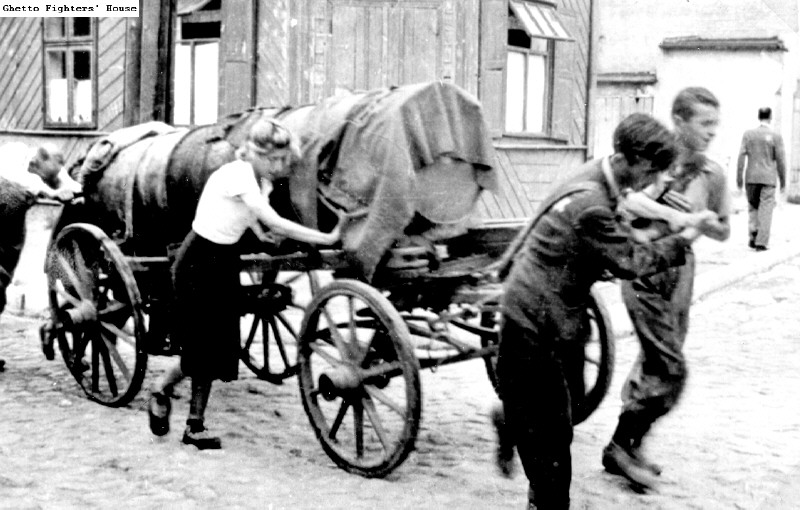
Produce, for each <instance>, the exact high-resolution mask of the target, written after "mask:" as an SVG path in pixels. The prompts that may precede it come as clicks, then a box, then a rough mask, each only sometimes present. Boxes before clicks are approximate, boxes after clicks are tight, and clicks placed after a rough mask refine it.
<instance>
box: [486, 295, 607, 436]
mask: <svg viewBox="0 0 800 510" xmlns="http://www.w3.org/2000/svg"><path fill="white" fill-rule="evenodd" d="M487 308H488V309H487V310H485V311H484V312H482V313H481V326H482V327H485V328H491V327H494V328H495V330H497V331H498V333H499V318H500V315H499V311H498V310H497V307H496V306H489V307H487ZM588 312H589V322H590V327H591V335H590V337H589V341H588V342H587V343H586V345H585V346H584V352H585V358H584V371H583V373H584V376H583V377H584V384H585V390H586V393H585V396H584V398H583V399H582V400H579V401H577V402H576V403H575V404H574V405H573V411H572V422H573V424H575V425H577V424H578V423H581V422H583V421H584V420H586V418H588V417H589V416H590V415H591V414H592V413H593V412H594V411H595V410H596V409H597V408H598V407H599V406H600V403H601V402H602V401H603V398H604V397H605V395H606V393H607V392H608V388H609V387H610V386H611V375H612V373H613V370H614V333H613V331H612V330H611V329H610V328H611V323H610V321H609V319H608V312H607V311H606V309H605V307H604V306H603V304H602V303H601V302H600V301H599V300H598V298H597V297H596V296H595V293H594V291H593V292H592V296H591V299H590V301H589V306H588ZM499 341H500V338H499V334H498V335H494V336H490V335H485V336H482V337H481V344H482V346H483V347H488V346H491V345H496V344H497V343H498V342H499ZM484 361H485V363H486V372H487V373H488V375H489V380H490V381H491V382H492V386H494V388H495V391H496V390H497V370H496V366H497V356H489V357H486V358H484Z"/></svg>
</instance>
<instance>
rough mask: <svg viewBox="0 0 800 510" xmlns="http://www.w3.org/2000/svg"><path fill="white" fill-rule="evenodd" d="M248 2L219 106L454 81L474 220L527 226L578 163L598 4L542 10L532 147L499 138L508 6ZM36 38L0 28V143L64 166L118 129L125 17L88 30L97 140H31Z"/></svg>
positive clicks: (491, 1)
mask: <svg viewBox="0 0 800 510" xmlns="http://www.w3.org/2000/svg"><path fill="white" fill-rule="evenodd" d="M233 1H235V0H224V2H233ZM247 1H248V2H252V4H250V5H252V6H254V8H255V11H254V12H255V15H254V23H253V31H252V32H253V33H252V37H253V38H254V39H248V40H250V41H251V44H253V45H252V46H251V51H250V53H249V54H251V55H253V57H252V58H254V62H253V63H249V62H247V58H245V56H246V53H242V54H241V55H239V54H238V53H236V52H237V51H238V50H237V48H239V47H241V46H240V45H238V44H236V42H237V40H226V41H221V46H220V51H221V55H222V56H225V55H228V56H229V57H230V58H227V60H224V62H226V63H227V64H231V65H222V66H221V68H220V69H221V71H220V87H221V92H224V91H226V90H228V88H230V86H231V84H234V82H235V80H236V79H237V78H241V76H240V75H239V74H237V69H238V70H239V71H241V70H242V69H244V67H246V66H248V65H250V66H252V73H253V80H252V90H251V92H252V95H251V96H250V97H248V96H247V94H246V93H244V92H246V90H245V89H244V88H241V87H239V88H237V92H236V94H237V95H236V96H235V97H234V96H233V95H231V94H230V93H228V92H231V90H232V89H231V90H228V92H226V94H227V95H221V96H220V97H223V96H224V100H223V102H224V103H225V105H228V104H229V103H230V106H231V107H233V106H237V105H240V104H244V103H246V102H251V103H252V104H254V105H257V106H280V105H292V106H297V105H302V104H309V103H316V102H319V101H320V100H322V99H324V98H326V97H329V96H330V95H333V94H334V93H336V92H337V91H338V90H339V89H349V90H353V91H360V90H369V89H374V88H379V87H385V86H391V85H404V84H408V83H414V82H419V81H431V80H442V81H446V82H452V83H455V84H457V85H459V86H460V87H462V88H464V89H465V90H467V91H468V92H470V93H472V94H474V95H476V96H478V98H479V99H480V101H481V102H482V104H483V106H484V114H485V118H486V119H487V122H489V124H490V126H491V127H492V128H493V131H492V133H493V135H496V139H495V142H496V148H497V151H498V177H499V192H498V193H496V194H492V193H485V194H484V195H483V196H482V198H481V200H480V204H479V207H478V213H479V214H480V215H481V216H482V217H485V218H511V217H528V216H531V215H532V214H534V212H535V210H536V208H537V207H538V205H539V203H540V202H541V201H542V199H543V198H544V197H545V195H546V194H547V192H548V191H549V190H550V188H551V187H552V184H553V182H554V181H556V180H558V179H559V178H560V177H562V176H563V174H565V173H566V172H567V171H568V170H571V169H573V168H575V167H577V166H578V165H579V164H581V163H582V162H583V160H584V159H585V157H586V152H587V151H586V143H587V106H586V105H587V101H588V97H589V94H588V90H589V87H590V84H591V82H592V80H591V77H590V74H589V73H590V72H591V62H590V58H591V52H590V50H591V45H590V41H591V28H592V27H591V9H592V3H593V2H597V1H598V0H555V4H556V9H557V12H558V15H559V17H560V18H561V20H562V21H563V23H564V25H565V27H566V29H567V31H568V32H569V33H570V35H571V36H572V37H573V38H574V41H573V42H556V43H555V60H556V65H555V68H554V80H555V82H554V86H553V91H552V93H553V98H552V99H553V104H552V133H551V135H552V136H548V137H545V138H541V137H537V138H524V137H516V138H511V137H506V138H504V137H503V136H502V129H503V127H504V113H505V112H504V109H505V88H506V87H505V77H504V73H505V62H506V58H507V56H506V54H507V51H508V50H507V33H506V30H505V26H506V25H507V16H508V0H272V1H270V2H264V1H261V0H247ZM146 3H147V5H148V6H150V7H151V8H150V10H149V12H150V13H151V14H152V13H153V8H156V7H158V6H161V7H162V9H163V6H165V5H166V6H169V5H170V4H169V2H167V1H166V0H147V2H146ZM228 8H230V6H228ZM168 11H169V9H166V10H165V11H163V12H168ZM163 12H161V13H160V14H159V15H158V16H155V15H148V14H147V13H146V12H145V11H143V13H142V23H143V24H142V30H143V32H145V34H143V37H142V46H141V51H140V55H139V58H140V59H141V65H142V72H141V76H142V80H141V94H140V99H139V104H138V105H137V106H138V107H139V108H140V109H141V117H138V120H140V121H141V122H145V121H148V120H153V119H154V118H159V115H160V114H159V112H160V111H162V110H163V109H164V107H165V105H167V103H165V101H168V99H167V97H168V96H165V95H164V94H163V91H162V90H161V89H160V88H159V87H161V88H163V87H164V86H165V85H164V84H159V83H157V82H158V81H159V79H160V78H159V76H161V75H162V74H164V70H165V69H166V68H165V61H162V60H159V59H157V58H156V56H158V55H161V56H164V55H165V54H164V52H166V51H172V50H171V45H170V44H166V45H165V44H163V41H167V42H169V37H166V36H164V34H163V33H162V32H165V31H166V30H167V29H168V28H167V27H169V20H165V19H164V17H163ZM151 18H152V19H151ZM231 19H233V18H231ZM147 20H150V22H148V23H145V21H147ZM153 20H155V21H153ZM232 23H233V22H232ZM234 24H235V23H234ZM498 27H499V28H500V29H499V30H498ZM41 30H42V22H41V18H0V68H2V69H3V70H4V72H3V73H2V74H0V97H2V98H3V100H2V101H0V143H3V142H4V141H6V140H9V139H21V140H23V141H26V142H29V143H39V142H41V141H44V140H50V141H54V140H56V141H58V142H59V143H62V144H63V145H64V146H65V148H66V152H67V154H68V156H75V155H77V154H79V153H81V152H82V151H83V150H84V149H85V148H86V147H87V146H88V144H90V143H91V142H92V141H93V140H94V139H95V138H96V137H97V136H102V135H104V134H105V133H107V132H110V131H113V130H116V129H119V128H121V127H122V126H123V119H124V118H125V116H124V114H125V108H126V105H125V99H124V98H125V69H126V65H127V64H128V62H129V57H128V56H126V55H125V51H126V46H128V45H127V44H126V43H127V42H128V41H126V25H125V19H124V18H99V19H98V46H97V53H96V75H97V105H96V106H97V119H98V126H97V130H96V132H88V131H76V130H72V131H70V130H67V129H63V130H47V131H46V130H44V129H43V120H44V119H43V111H44V108H43V101H44V92H43V87H44V76H43V67H44V65H43V61H42V58H43V56H42V33H41ZM234 32H236V30H231V31H226V30H225V29H223V37H225V38H227V37H234V39H235V34H234ZM226 33H227V34H228V35H225V34H226ZM148 34H149V35H148ZM156 36H158V37H156ZM161 47H163V48H165V49H163V50H159V48H161ZM159 51H161V53H159ZM151 57H152V58H151ZM233 64H235V65H233ZM167 74H168V73H167ZM229 74H234V75H235V76H230V75H229ZM226 87H228V88H226ZM237 87H238V85H237ZM240 89H241V90H240ZM242 91H244V92H242ZM162 96H164V97H162ZM225 113H228V111H222V110H221V111H220V115H224V114H225Z"/></svg>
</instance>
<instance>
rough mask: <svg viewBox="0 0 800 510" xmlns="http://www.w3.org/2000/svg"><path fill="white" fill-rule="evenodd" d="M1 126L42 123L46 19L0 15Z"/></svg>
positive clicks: (29, 126) (38, 124)
mask: <svg viewBox="0 0 800 510" xmlns="http://www.w3.org/2000/svg"><path fill="white" fill-rule="evenodd" d="M0 33H2V34H4V37H3V40H2V46H0V68H2V69H3V73H2V76H1V77H0V97H2V98H3V101H2V103H1V104H0V126H1V127H3V128H15V129H35V128H39V127H41V125H42V105H43V103H42V101H43V93H42V87H43V78H42V35H41V34H42V22H41V19H39V18H0Z"/></svg>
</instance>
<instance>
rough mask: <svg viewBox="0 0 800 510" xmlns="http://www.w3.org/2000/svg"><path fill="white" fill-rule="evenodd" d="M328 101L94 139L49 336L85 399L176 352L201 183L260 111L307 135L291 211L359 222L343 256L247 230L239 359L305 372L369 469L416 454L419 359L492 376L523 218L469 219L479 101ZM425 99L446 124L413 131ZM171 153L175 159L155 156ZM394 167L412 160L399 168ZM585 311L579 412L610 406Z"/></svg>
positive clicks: (374, 472)
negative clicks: (173, 339)
mask: <svg viewBox="0 0 800 510" xmlns="http://www.w3.org/2000/svg"><path fill="white" fill-rule="evenodd" d="M331 101H332V102H329V103H328V104H322V105H317V106H312V107H301V108H297V109H292V110H288V111H284V110H256V111H253V112H247V113H246V114H243V115H242V116H239V117H236V118H235V119H232V120H229V121H227V123H226V122H223V123H221V124H220V125H215V126H207V127H201V128H196V129H194V130H189V131H186V132H173V131H171V130H169V129H166V128H164V131H163V132H161V131H160V130H161V128H162V127H159V126H147V127H146V128H139V130H140V132H137V133H134V134H131V133H130V132H128V133H124V134H122V135H120V136H118V138H117V139H116V140H115V139H113V137H109V141H108V143H107V144H106V146H105V147H102V146H100V145H96V146H95V147H94V148H93V149H92V151H93V152H90V153H89V155H88V156H87V159H86V160H85V161H84V163H83V168H82V173H83V174H84V183H85V203H84V204H82V205H74V206H73V205H70V206H67V207H65V210H64V213H63V214H62V218H61V221H60V222H59V225H58V226H57V228H56V230H55V232H54V236H53V239H52V241H51V246H50V248H49V252H48V257H47V263H46V264H47V267H46V271H47V275H48V285H49V293H50V304H51V315H52V317H51V324H50V325H49V326H48V328H46V329H47V331H49V334H51V335H53V337H54V338H55V340H56V342H57V345H58V347H59V350H60V351H61V353H62V356H63V358H64V360H65V362H66V365H67V367H68V369H69V370H70V372H71V373H72V375H73V376H74V377H75V379H76V380H77V381H78V383H79V384H80V385H81V387H82V388H83V390H84V392H85V393H86V394H87V395H88V396H89V398H91V399H93V400H96V401H98V402H100V403H102V404H105V405H109V406H123V405H125V404H127V403H129V402H130V401H131V399H133V398H134V397H135V395H136V394H137V393H138V391H139V390H140V389H141V385H142V382H143V380H144V376H145V372H146V367H147V359H148V356H149V355H160V354H177V353H178V352H179V351H178V347H176V346H173V345H171V344H170V342H169V330H170V329H171V328H175V327H181V325H180V324H171V323H170V320H169V317H170V314H169V310H170V298H171V295H172V291H171V279H170V271H169V268H170V261H171V257H170V254H171V252H170V249H169V248H170V246H172V245H173V244H174V243H177V242H180V240H181V239H182V236H183V235H185V233H186V232H187V231H188V229H189V226H190V221H191V212H193V207H192V204H196V200H197V198H198V197H199V190H200V189H202V183H203V182H204V178H206V177H207V176H208V174H209V173H210V172H211V171H213V170H214V169H215V168H217V167H219V166H220V165H221V164H222V163H224V162H225V160H226V158H227V159H228V160H230V159H229V158H232V157H233V150H232V148H233V147H235V146H236V145H237V144H238V143H240V142H241V140H242V137H243V133H246V129H247V126H248V125H250V123H251V122H252V121H253V119H254V118H257V116H259V115H276V116H279V117H281V119H282V120H283V121H284V122H285V123H286V124H287V125H290V126H291V127H292V129H293V130H294V131H295V132H297V133H298V134H299V135H300V136H301V138H302V141H303V161H302V162H301V165H300V168H298V169H297V170H296V171H295V173H294V175H293V178H292V179H293V180H292V181H290V182H287V183H286V185H285V186H276V191H277V194H276V193H275V192H273V196H272V197H271V199H272V202H273V203H275V204H284V210H283V211H282V214H284V215H286V216H289V217H292V216H293V217H295V218H297V220H298V221H303V222H304V223H306V224H309V225H312V226H317V227H318V228H321V229H323V230H324V229H326V228H330V225H331V224H332V221H334V219H335V217H336V215H335V214H334V213H333V212H332V211H331V209H332V208H336V209H344V210H346V211H348V212H349V213H351V214H352V215H353V216H354V217H355V218H356V219H354V220H353V221H352V222H351V223H352V224H351V225H348V227H347V229H345V231H344V237H343V242H342V245H341V247H337V248H334V249H325V250H317V249H314V248H312V247H309V246H305V245H300V244H298V243H293V242H282V243H281V242H276V243H275V245H274V246H269V247H265V246H263V245H259V244H256V243H253V241H252V240H249V241H247V240H245V241H243V243H242V256H241V263H242V282H243V285H242V292H241V295H240V296H220V299H238V300H240V309H241V311H242V317H243V322H244V323H245V327H244V328H243V333H244V335H243V338H242V360H243V362H244V364H245V365H246V366H247V367H249V368H250V369H251V370H252V371H253V373H254V374H255V375H256V376H257V377H259V378H261V379H265V380H267V381H270V382H272V383H276V384H279V383H281V382H282V381H283V380H285V379H286V378H288V377H292V376H295V375H297V376H298V386H299V389H300V395H301V399H302V402H303V407H304V409H305V411H306V413H307V415H308V417H309V420H310V423H311V426H312V428H313V429H314V432H315V434H316V436H317V438H318V439H319V441H320V443H321V445H322V447H323V449H324V450H325V452H326V453H327V454H328V455H329V456H330V458H331V459H332V460H333V461H334V462H335V463H336V464H337V465H339V466H340V467H342V468H344V469H346V470H348V471H351V472H354V473H358V474H361V475H364V476H370V477H373V476H384V475H386V474H387V473H389V472H390V471H391V470H392V469H394V468H395V467H396V466H398V465H399V464H400V463H402V462H403V460H404V459H405V458H406V457H407V455H408V454H409V453H410V452H411V450H412V449H413V447H414V443H415V440H416V436H417V432H418V429H419V425H420V419H421V387H420V377H419V371H420V370H421V369H425V368H435V367H438V366H441V365H446V364H449V363H455V362H460V361H464V360H469V359H475V358H483V360H484V361H485V365H486V369H487V372H488V374H489V378H490V380H491V381H492V383H494V382H495V379H494V360H495V357H496V354H497V343H498V335H497V318H498V314H499V312H500V310H499V305H498V303H499V294H500V285H499V283H498V282H497V281H496V278H495V277H494V271H493V270H492V264H493V263H495V262H496V261H497V260H499V259H500V258H501V257H502V256H503V255H504V253H505V251H506V250H507V249H508V248H509V245H510V244H511V241H512V240H513V239H514V237H515V236H516V235H517V234H518V232H519V230H520V228H521V227H522V223H521V222H513V221H511V222H483V223H480V224H478V225H474V224H470V223H469V221H467V219H465V218H466V216H467V215H466V214H465V213H467V212H469V213H471V212H472V209H473V208H474V204H475V200H477V196H478V194H479V193H480V192H481V190H482V189H483V188H484V187H488V186H486V183H487V182H490V180H491V179H490V178H491V174H490V172H491V171H492V169H491V164H490V163H491V162H490V161H489V159H488V158H489V157H490V156H491V152H490V149H489V150H487V152H485V153H482V152H481V150H483V149H481V148H480V147H479V148H478V149H477V151H476V147H475V144H476V143H480V144H482V147H483V148H486V147H487V146H488V147H489V148H490V147H491V145H490V143H491V142H490V141H488V137H487V136H485V132H484V131H483V124H482V122H483V121H482V118H481V116H480V108H479V107H478V106H477V104H475V103H474V102H473V101H472V99H471V98H469V97H468V96H466V95H465V94H464V93H463V92H462V91H460V90H458V89H456V88H455V87H452V86H444V85H442V84H426V85H421V86H416V87H407V88H401V89H391V90H387V91H382V92H378V93H375V92H373V93H367V94H363V95H360V96H359V95H355V96H354V97H353V98H346V99H341V100H335V101H334V100H331ZM343 103H344V104H343ZM434 103H435V104H434ZM322 107H324V108H322ZM321 108H322V109H321ZM437 108H438V109H439V110H440V112H437ZM420 109H422V110H424V111H425V114H426V115H427V116H428V119H426V122H425V123H424V124H425V125H426V126H428V127H429V126H430V125H431V123H433V125H436V123H437V122H444V121H441V119H440V118H439V117H436V114H437V113H439V115H440V117H448V116H449V118H450V121H449V122H451V123H453V125H449V124H447V123H446V122H444V123H440V125H437V126H436V130H435V131H429V130H428V131H425V132H424V133H422V134H420V131H419V129H417V128H411V129H410V128H409V125H410V124H413V122H410V121H409V120H408V119H409V116H412V117H413V114H414V113H415V112H417V113H418V112H419V110H420ZM454 112H455V113H456V114H457V115H455V116H454V115H453V113H454ZM326 115H327V116H328V117H327V118H326V117H325V116H326ZM431 116H434V118H431ZM397 117H399V118H400V120H399V125H397V126H394V125H393V124H392V122H391V120H392V118H397ZM312 119H313V120H312ZM446 124H447V125H446ZM376 126H377V127H376ZM465 126H466V127H465ZM393 129H394V130H395V131H393ZM397 130H400V131H403V133H400V132H399V131H397ZM150 131H157V133H155V136H150V135H149V134H148V135H147V136H140V135H141V134H142V133H149V132H150ZM401 135H402V136H401ZM167 137H173V138H174V140H172V141H169V140H165V138H167ZM371 137H372V138H371ZM401 138H402V140H403V141H402V143H401V142H399V141H398V140H400V139H401ZM420 139H422V140H423V141H424V142H425V144H420ZM444 139H446V140H445V141H442V140H444ZM198 140H199V141H200V142H202V145H200V144H199V142H198ZM386 140H389V141H390V142H389V143H388V145H387V144H385V143H384V144H383V145H381V144H382V143H383V142H384V141H386ZM423 145H425V146H424V147H423ZM445 146H446V147H445ZM164 147H168V148H169V151H168V157H164V156H163V155H162V156H159V155H160V154H161V153H162V152H163V151H164ZM198 147H203V149H202V150H201V149H199V148H198ZM409 147H411V149H409ZM365 148H366V149H365ZM153 151H154V152H153ZM202 151H205V155H204V156H203V157H202V158H199V159H198V156H197V154H198V153H200V152H202ZM154 154H155V155H154ZM359 154H360V157H357V156H359ZM398 154H400V155H401V156H402V157H400V158H398V157H397V156H398ZM409 154H411V155H412V157H409ZM103 158H104V160H103ZM159 158H161V163H152V162H153V161H157V160H159ZM193 158H194V159H193ZM398 159H400V160H402V165H405V166H407V165H411V167H413V168H414V171H413V172H411V174H410V175H409V172H408V169H407V168H405V166H404V167H403V169H401V170H400V171H398V172H394V173H393V172H391V171H388V170H387V168H386V167H387V166H392V165H396V164H397V161H398ZM187 160H188V163H191V164H188V163H187ZM151 163H152V164H151ZM354 168H355V169H356V170H357V172H356V173H353V169H354ZM376 168H377V171H376ZM365 176H366V177H365ZM398 176H400V177H398ZM367 177H368V178H367ZM153 183H156V184H153ZM309 183H310V184H309ZM420 183H422V185H421V184H420ZM454 188H456V192H457V195H458V196H454V195H453V191H454ZM154 190H155V191H154ZM398 190H400V191H402V192H398ZM281 193H282V194H281ZM162 194H163V196H162ZM154 195H155V196H154ZM465 196H466V197H467V198H466V199H465V198H464V197H465ZM109 197H112V198H113V199H114V200H112V201H109ZM309 197H313V199H309ZM409 197H411V198H409ZM193 201H194V202H193ZM447 201H450V203H449V205H448V204H447ZM123 204H124V207H122V206H121V205H123ZM277 207H279V205H278V206H276V208H277ZM176 208H177V209H176ZM187 210H188V212H187ZM376 211H377V212H376ZM398 213H399V214H398ZM331 276H333V278H332V279H331ZM323 281H324V282H325V283H324V284H323ZM588 306H589V310H590V316H591V318H592V321H593V328H592V329H593V335H592V340H591V341H590V342H589V343H588V344H587V346H586V352H587V361H588V363H587V364H586V375H587V381H586V382H587V384H586V388H587V391H586V396H585V398H584V399H583V400H581V401H578V402H576V409H575V421H576V422H580V421H582V420H584V419H585V418H586V417H588V416H589V414H591V412H592V411H593V410H594V409H595V408H596V407H597V406H598V405H599V403H600V401H601V399H602V398H603V396H604V395H605V392H606V390H607V388H608V384H609V380H610V373H611V367H612V364H613V342H612V338H611V336H610V333H609V331H608V328H607V324H608V323H607V319H606V317H605V314H604V313H603V310H602V308H601V307H600V305H599V304H598V303H597V302H596V301H592V302H590V303H589V304H588Z"/></svg>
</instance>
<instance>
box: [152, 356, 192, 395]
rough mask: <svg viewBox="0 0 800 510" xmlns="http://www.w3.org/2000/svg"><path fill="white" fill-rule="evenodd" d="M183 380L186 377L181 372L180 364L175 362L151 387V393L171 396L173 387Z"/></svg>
mask: <svg viewBox="0 0 800 510" xmlns="http://www.w3.org/2000/svg"><path fill="white" fill-rule="evenodd" d="M185 378H186V376H185V375H184V374H183V370H181V364H180V362H177V363H175V364H174V365H172V367H170V368H169V369H167V371H166V372H164V375H162V376H161V377H160V378H159V379H158V380H157V381H156V383H155V384H154V385H153V391H154V392H157V393H163V394H164V395H172V393H173V391H174V389H175V386H176V385H177V384H178V383H179V382H181V381H182V380H184V379H185Z"/></svg>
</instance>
